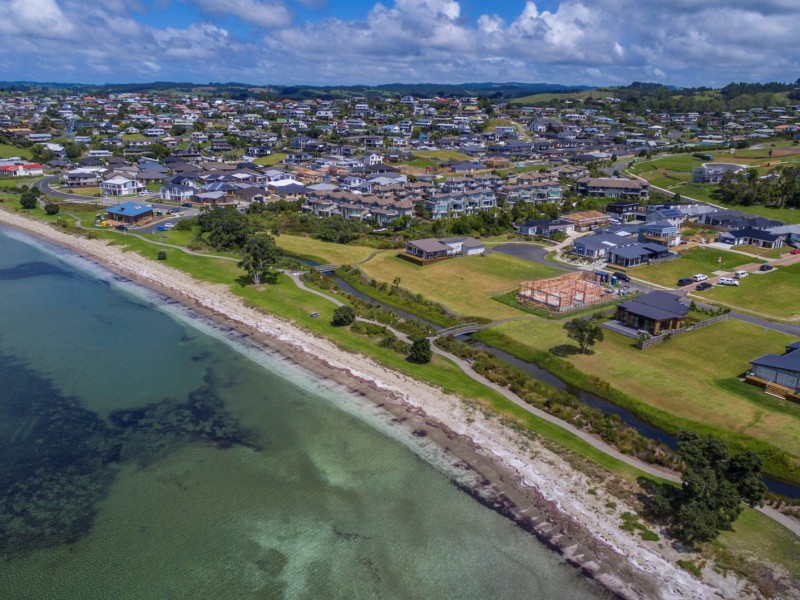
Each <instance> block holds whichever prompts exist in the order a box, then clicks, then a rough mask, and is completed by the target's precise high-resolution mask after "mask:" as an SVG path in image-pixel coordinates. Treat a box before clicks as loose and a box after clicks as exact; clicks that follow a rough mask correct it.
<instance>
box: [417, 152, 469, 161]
mask: <svg viewBox="0 0 800 600" xmlns="http://www.w3.org/2000/svg"><path fill="white" fill-rule="evenodd" d="M413 155H414V156H416V157H418V158H423V159H429V160H430V159H433V158H438V159H439V160H463V161H472V160H473V158H472V157H471V156H468V155H467V154H462V153H461V152H456V151H455V150H420V151H419V152H414V153H413Z"/></svg>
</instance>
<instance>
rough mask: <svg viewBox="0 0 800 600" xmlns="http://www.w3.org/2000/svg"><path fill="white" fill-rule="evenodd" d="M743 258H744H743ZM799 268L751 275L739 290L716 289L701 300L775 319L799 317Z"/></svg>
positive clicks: (798, 265) (704, 294) (704, 293)
mask: <svg viewBox="0 0 800 600" xmlns="http://www.w3.org/2000/svg"><path fill="white" fill-rule="evenodd" d="M742 258H746V257H742ZM799 292H800V264H797V263H796V264H794V265H791V266H788V267H776V268H775V270H773V271H769V272H767V273H754V274H752V275H750V276H749V277H748V278H747V279H745V280H743V281H742V282H741V283H740V285H739V286H738V287H734V286H722V285H715V286H714V287H713V288H712V289H710V290H708V291H706V292H703V296H704V297H708V298H709V299H710V300H716V301H718V302H722V303H725V304H729V305H731V306H736V307H738V308H742V309H745V310H750V311H754V312H757V313H761V314H764V315H770V316H772V317H775V318H778V319H793V318H796V317H798V316H800V293H799Z"/></svg>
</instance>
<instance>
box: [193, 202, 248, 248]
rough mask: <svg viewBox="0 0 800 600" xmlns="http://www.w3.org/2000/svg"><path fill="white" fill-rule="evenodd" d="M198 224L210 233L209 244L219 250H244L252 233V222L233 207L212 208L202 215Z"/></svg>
mask: <svg viewBox="0 0 800 600" xmlns="http://www.w3.org/2000/svg"><path fill="white" fill-rule="evenodd" d="M198 223H199V225H200V228H201V229H202V230H203V231H205V232H207V233H208V242H209V243H210V244H211V245H212V246H213V247H214V248H217V249H219V250H238V249H239V248H242V247H243V246H244V244H245V243H246V242H247V239H248V237H249V236H250V234H251V232H252V226H251V225H250V221H248V220H247V217H246V216H244V215H243V214H242V213H240V212H239V211H238V210H236V209H235V208H234V207H233V206H225V207H216V208H212V209H211V210H209V211H206V212H204V213H203V214H201V215H200V217H199V218H198Z"/></svg>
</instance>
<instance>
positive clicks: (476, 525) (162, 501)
mask: <svg viewBox="0 0 800 600" xmlns="http://www.w3.org/2000/svg"><path fill="white" fill-rule="evenodd" d="M59 252H60V251H58V250H54V249H52V248H48V247H45V246H42V245H41V244H38V243H33V242H32V241H31V240H26V239H25V238H20V236H19V235H18V234H9V232H7V231H6V232H4V231H2V230H0V315H1V317H0V456H2V457H3V462H2V466H0V553H3V554H4V555H5V559H6V560H5V562H4V563H3V564H2V567H1V568H0V598H4V599H6V598H98V599H99V598H555V597H557V598H559V599H563V600H569V599H572V598H576V599H577V598H581V599H582V598H594V597H602V596H603V593H602V592H601V591H600V590H599V589H598V587H597V586H595V585H594V584H593V583H592V582H589V581H587V580H585V579H584V578H582V577H581V576H580V575H579V574H578V573H577V571H576V570H574V569H573V568H571V567H569V566H567V565H565V564H564V563H563V562H562V561H561V560H560V559H559V558H558V557H557V556H556V555H555V554H554V553H552V552H550V551H549V550H547V549H546V548H544V547H543V546H541V545H540V544H539V543H538V542H537V541H536V540H535V539H534V538H533V537H531V536H530V535H528V534H526V533H524V532H522V531H520V530H519V529H517V528H516V527H514V526H513V525H512V524H511V523H510V522H509V521H507V520H506V519H504V518H502V517H500V516H499V515H497V514H495V513H494V512H492V511H490V510H488V509H486V508H484V507H482V506H481V505H480V504H478V503H477V502H475V501H474V500H472V499H471V498H470V497H469V496H467V495H466V494H464V493H462V492H460V491H459V490H458V489H457V488H456V487H455V486H454V485H453V484H452V483H451V480H450V477H452V476H463V474H462V475H459V474H458V473H457V472H455V471H454V467H452V466H450V465H448V460H447V457H446V456H444V454H443V453H442V452H440V451H438V450H437V449H436V448H435V447H433V446H431V445H430V443H428V444H427V445H426V443H425V440H416V439H413V437H412V436H411V435H410V433H409V432H405V431H403V430H402V429H400V428H398V427H396V426H392V425H391V424H390V423H389V422H388V418H387V417H386V416H385V415H382V414H380V412H379V410H378V409H376V408H373V407H370V406H368V405H365V404H364V405H362V404H359V400H358V399H357V398H353V397H351V396H350V395H348V394H347V393H346V392H345V391H344V390H341V389H339V388H337V387H336V386H335V385H333V384H331V383H330V382H320V381H317V380H316V379H315V378H314V377H312V376H310V375H308V374H306V373H305V372H303V371H302V370H300V369H299V368H297V367H295V366H293V365H291V364H290V363H288V362H287V361H285V360H284V359H282V358H281V357H280V356H278V355H269V354H265V353H263V352H259V353H255V352H254V351H253V349H252V348H248V347H247V346H246V345H244V344H243V343H242V342H241V341H239V340H237V339H236V336H235V335H232V334H230V333H226V332H223V331H220V330H218V329H216V327H215V326H214V325H213V324H211V323H208V322H206V321H204V320H202V319H199V318H197V317H193V316H192V315H191V314H190V313H189V312H188V311H186V310H185V309H183V308H181V307H179V306H176V305H174V304H172V303H169V302H168V301H167V300H166V299H164V298H160V297H158V296H156V295H154V294H152V293H150V292H147V291H145V290H142V289H141V288H137V287H136V286H133V285H132V284H129V283H125V282H121V281H118V280H116V279H115V278H114V277H113V276H111V275H110V274H108V273H107V272H104V271H102V270H100V269H97V268H95V267H92V266H91V265H90V264H88V263H86V262H85V261H81V259H78V258H77V257H64V256H63V254H62V256H61V257H60V256H59Z"/></svg>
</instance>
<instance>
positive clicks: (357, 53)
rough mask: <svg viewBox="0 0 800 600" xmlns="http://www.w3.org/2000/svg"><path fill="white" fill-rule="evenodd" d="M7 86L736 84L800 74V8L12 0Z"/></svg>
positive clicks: (780, 4)
mask: <svg viewBox="0 0 800 600" xmlns="http://www.w3.org/2000/svg"><path fill="white" fill-rule="evenodd" d="M0 15H3V18H2V20H0V36H2V38H0V39H2V40H3V42H4V44H3V50H2V52H0V79H5V80H33V81H63V82H80V83H83V82H85V83H105V82H142V81H154V80H162V81H163V80H170V81H193V82H198V83H205V82H209V81H239V82H246V83H252V84H259V85H263V84H270V83H273V84H300V83H306V84H320V85H328V84H330V85H335V84H357V83H363V84H379V83H392V82H408V83H411V82H441V83H463V82H471V81H497V82H503V81H523V82H549V83H564V84H588V85H617V84H622V85H625V84H628V83H630V82H631V81H634V80H637V81H660V82H663V83H669V84H675V85H711V86H714V85H724V84H726V83H728V82H730V81H771V80H778V81H794V80H796V79H797V78H798V76H800V44H797V42H796V30H797V25H798V24H800V0H760V1H759V2H755V0H539V1H524V0H519V1H518V0H514V1H511V0H505V1H496V2H479V1H476V0H460V1H459V0H383V1H382V2H375V1H371V0H349V1H346V2H337V1H334V0H0Z"/></svg>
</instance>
